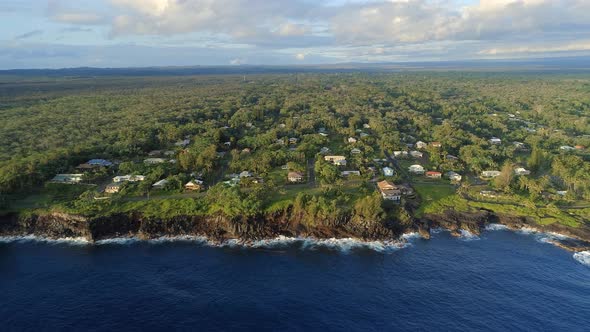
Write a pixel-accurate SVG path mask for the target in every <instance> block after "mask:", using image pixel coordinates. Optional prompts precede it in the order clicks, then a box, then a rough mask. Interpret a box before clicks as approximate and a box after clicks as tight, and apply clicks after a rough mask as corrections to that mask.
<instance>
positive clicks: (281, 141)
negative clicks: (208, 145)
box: [226, 138, 285, 145]
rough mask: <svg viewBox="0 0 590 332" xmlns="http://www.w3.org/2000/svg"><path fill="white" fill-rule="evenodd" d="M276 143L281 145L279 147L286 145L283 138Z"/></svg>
mask: <svg viewBox="0 0 590 332" xmlns="http://www.w3.org/2000/svg"><path fill="white" fill-rule="evenodd" d="M226 143H228V142H226ZM275 143H276V144H279V145H285V140H283V139H282V138H279V139H278V140H276V141H275ZM230 145H231V143H230Z"/></svg>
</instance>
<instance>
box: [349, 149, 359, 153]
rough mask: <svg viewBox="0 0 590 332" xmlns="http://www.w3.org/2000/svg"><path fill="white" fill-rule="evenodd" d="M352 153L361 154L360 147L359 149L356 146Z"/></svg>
mask: <svg viewBox="0 0 590 332" xmlns="http://www.w3.org/2000/svg"><path fill="white" fill-rule="evenodd" d="M350 153H351V154H361V150H360V149H357V148H354V149H352V150H350Z"/></svg>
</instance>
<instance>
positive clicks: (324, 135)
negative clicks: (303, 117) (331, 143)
mask: <svg viewBox="0 0 590 332" xmlns="http://www.w3.org/2000/svg"><path fill="white" fill-rule="evenodd" d="M320 136H322V137H328V134H326V133H320Z"/></svg>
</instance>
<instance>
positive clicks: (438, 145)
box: [430, 142, 442, 148]
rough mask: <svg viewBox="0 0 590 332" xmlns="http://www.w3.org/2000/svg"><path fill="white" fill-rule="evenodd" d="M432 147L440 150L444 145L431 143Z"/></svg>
mask: <svg viewBox="0 0 590 332" xmlns="http://www.w3.org/2000/svg"><path fill="white" fill-rule="evenodd" d="M430 146H431V147H433V148H440V147H442V143H441V142H430Z"/></svg>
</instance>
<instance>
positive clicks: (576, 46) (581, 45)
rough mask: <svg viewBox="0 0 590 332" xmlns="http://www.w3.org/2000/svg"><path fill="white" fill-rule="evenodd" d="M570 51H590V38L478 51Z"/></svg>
mask: <svg viewBox="0 0 590 332" xmlns="http://www.w3.org/2000/svg"><path fill="white" fill-rule="evenodd" d="M570 51H590V40H584V41H578V42H572V43H565V44H557V45H527V46H509V47H499V48H489V49H484V50H481V51H479V52H478V54H481V55H518V54H523V53H557V52H570Z"/></svg>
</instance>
